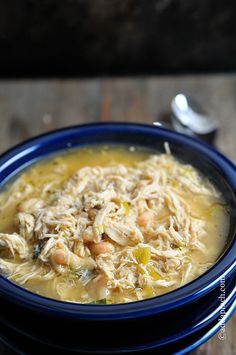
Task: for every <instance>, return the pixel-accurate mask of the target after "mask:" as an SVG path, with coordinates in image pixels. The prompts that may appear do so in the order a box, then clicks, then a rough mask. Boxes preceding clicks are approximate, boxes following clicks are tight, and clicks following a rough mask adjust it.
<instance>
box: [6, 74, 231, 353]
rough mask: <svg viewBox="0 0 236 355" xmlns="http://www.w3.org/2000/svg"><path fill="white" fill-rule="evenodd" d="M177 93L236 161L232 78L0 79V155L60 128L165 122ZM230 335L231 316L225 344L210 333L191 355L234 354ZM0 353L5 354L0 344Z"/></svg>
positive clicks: (221, 146) (221, 147) (203, 76)
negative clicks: (197, 109) (212, 121)
mask: <svg viewBox="0 0 236 355" xmlns="http://www.w3.org/2000/svg"><path fill="white" fill-rule="evenodd" d="M178 92H184V93H188V94H190V95H193V96H194V97H195V98H196V99H198V100H199V101H200V102H201V103H202V105H203V107H205V108H206V109H207V110H208V112H209V113H210V114H211V115H213V116H214V117H216V118H217V119H218V120H219V122H220V131H219V136H218V139H217V146H218V148H219V149H220V150H221V151H222V152H223V153H224V154H226V155H227V156H229V157H230V158H231V159H232V160H235V161H236V155H235V152H236V139H235V132H236V118H235V115H236V114H235V112H236V75H201V76H176V77H150V78H135V79H130V78H120V79H104V80H100V79H93V80H64V81H60V80H51V81H48V80H47V81H46V80H45V81H43V80H41V81H29V80H27V81H1V82H0V152H3V151H4V150H6V149H8V148H10V147H12V146H13V145H15V144H17V143H19V142H20V141H22V140H24V139H26V138H28V137H31V136H34V135H37V134H40V133H43V132H46V131H49V130H52V129H55V128H59V127H63V126H69V125H75V124H80V123H87V122H95V121H99V120H101V121H108V120H111V121H131V122H145V123H152V122H153V121H156V120H165V119H168V117H169V113H170V101H171V99H172V97H173V96H174V95H176V94H177V93H178ZM235 334H236V314H234V316H233V317H232V318H231V320H230V321H229V322H228V323H227V326H226V340H224V341H221V340H219V339H218V336H217V335H215V336H214V337H213V338H212V339H210V340H209V341H208V342H207V343H205V344H203V345H202V346H200V347H199V348H198V349H196V350H195V351H193V352H191V355H196V354H197V355H234V354H236V337H235ZM0 353H1V354H10V352H9V351H7V350H6V349H5V348H4V347H1V346H0Z"/></svg>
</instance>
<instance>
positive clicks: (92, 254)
mask: <svg viewBox="0 0 236 355" xmlns="http://www.w3.org/2000/svg"><path fill="white" fill-rule="evenodd" d="M167 153H168V154H159V153H153V152H151V151H148V150H144V149H140V148H135V147H127V146H119V147H116V146H92V147H85V148H80V149H76V150H70V151H65V152H63V153H60V154H58V155H54V156H51V157H49V158H47V159H44V160H42V161H40V162H38V163H35V164H34V165H32V166H31V167H30V168H28V169H26V170H25V171H24V172H23V173H22V174H21V175H20V176H18V178H17V179H15V180H14V182H12V183H10V184H8V185H7V186H6V187H5V189H4V190H3V191H2V192H1V194H0V270H1V272H2V273H3V274H4V275H5V276H7V277H8V278H9V279H10V280H12V281H14V282H16V283H17V284H19V285H21V286H23V287H25V288H27V289H29V290H31V291H33V292H36V293H39V294H41V295H44V296H47V297H51V298H56V299H60V300H63V301H73V302H79V303H98V304H111V303H123V302H131V301H137V300H142V299H145V298H149V297H154V296H158V295H160V294H163V293H166V292H168V291H170V290H173V289H175V288H177V287H180V286H181V285H184V284H185V283H187V282H189V281H191V280H193V279H194V278H196V277H197V276H199V275H201V274H202V273H204V272H205V271H206V270H207V269H209V268H210V267H211V266H212V265H213V264H214V263H215V262H216V260H217V258H218V257H219V255H220V253H221V252H222V250H223V248H224V245H225V243H226V237H227V233H228V229H229V216H228V211H227V206H226V204H225V202H224V199H223V196H221V194H220V192H219V191H218V190H216V188H215V187H214V186H213V185H212V184H211V183H210V182H209V180H208V179H207V178H206V177H204V176H202V175H201V174H200V173H199V172H198V171H197V170H196V169H195V168H194V167H193V166H191V165H189V164H188V165H187V164H184V163H181V162H179V161H178V160H177V159H176V158H174V156H172V155H171V154H169V153H170V152H169V151H167Z"/></svg>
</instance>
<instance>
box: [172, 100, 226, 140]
mask: <svg viewBox="0 0 236 355" xmlns="http://www.w3.org/2000/svg"><path fill="white" fill-rule="evenodd" d="M171 122H172V125H173V128H174V129H175V130H176V131H178V132H181V133H185V134H188V135H191V136H197V137H198V138H201V139H203V140H205V141H207V142H208V143H213V141H214V139H215V136H216V133H217V129H218V127H219V123H218V121H217V120H216V119H215V118H213V117H211V116H209V115H207V114H206V112H204V111H203V109H202V108H201V107H200V105H199V104H198V103H197V102H196V101H195V100H194V99H193V98H191V97H189V96H186V95H184V94H178V95H176V96H175V97H174V98H173V100H172V102H171Z"/></svg>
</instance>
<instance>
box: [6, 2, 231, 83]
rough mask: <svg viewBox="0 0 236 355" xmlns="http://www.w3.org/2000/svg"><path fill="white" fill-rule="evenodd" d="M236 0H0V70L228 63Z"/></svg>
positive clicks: (196, 68)
mask: <svg viewBox="0 0 236 355" xmlns="http://www.w3.org/2000/svg"><path fill="white" fill-rule="evenodd" d="M235 15H236V1H235V0H63V1H60V0H0V77H48V76H49V77H56V76H57V77H64V76H72V77H75V76H78V77H85V76H101V75H127V74H129V75H130V74H131V75H132V74H139V75H140V74H141V75H142V74H162V73H163V74H166V73H183V72H184V73H185V72H193V73H195V72H219V71H232V70H235V68H236V16H235Z"/></svg>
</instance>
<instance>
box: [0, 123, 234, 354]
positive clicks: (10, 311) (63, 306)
mask: <svg viewBox="0 0 236 355" xmlns="http://www.w3.org/2000/svg"><path fill="white" fill-rule="evenodd" d="M164 142H168V143H169V145H170V148H171V151H172V153H173V154H174V155H175V156H176V157H177V158H179V159H181V160H182V161H184V162H188V163H190V164H192V165H194V166H195V167H196V168H197V169H199V170H200V171H201V172H202V173H203V174H205V175H206V176H208V177H209V178H210V180H211V181H212V182H213V183H214V184H215V185H216V186H217V187H218V189H220V190H221V191H222V193H223V194H224V197H225V199H226V201H227V203H228V206H229V211H230V231H229V235H228V240H227V245H226V246H225V249H224V251H223V252H222V255H221V257H220V258H219V260H218V261H217V262H216V264H215V265H214V266H213V267H212V268H211V269H209V270H208V271H207V272H206V273H204V274H203V275H201V276H200V277H198V278H197V279H195V280H194V281H192V282H190V283H188V284H187V285H185V286H183V287H181V288H178V289H176V290H174V291H172V292H169V293H167V294H164V295H161V296H158V297H154V298H151V299H147V300H143V301H138V302H132V303H127V304H117V305H82V304H76V303H67V302H61V301H57V300H53V299H49V298H46V297H42V296H39V295H37V294H34V293H31V292H29V291H27V290H25V289H24V288H21V287H19V286H18V285H16V284H14V283H12V282H10V281H8V280H7V279H6V278H5V277H3V276H0V307H1V315H0V330H1V337H2V340H3V341H5V342H8V343H11V344H12V346H14V347H16V348H17V347H18V350H19V349H21V347H22V346H23V343H24V346H26V347H35V344H37V349H40V352H42V351H44V350H43V349H49V348H51V350H52V351H54V350H56V351H57V352H59V353H64V352H66V353H67V352H69V351H76V352H77V353H78V352H83V353H84V352H96V353H122V352H136V351H141V350H144V351H147V350H149V351H154V352H155V354H158V353H160V354H163V352H167V353H168V352H170V353H174V352H176V353H177V352H180V353H184V352H185V351H189V350H190V349H192V348H193V347H194V346H197V345H199V344H200V343H201V342H203V341H205V340H206V339H207V335H208V337H209V336H211V335H212V334H214V332H216V331H217V330H219V329H220V327H221V324H222V322H224V321H225V320H226V319H227V318H228V317H229V316H230V315H231V314H232V312H233V311H234V309H235V297H236V238H235V230H236V201H235V197H236V169H235V166H234V165H233V163H232V162H230V161H229V160H228V159H227V158H225V157H224V156H223V155H222V154H220V153H219V152H217V151H216V150H214V149H213V148H212V147H210V146H208V145H206V144H204V143H202V142H200V141H198V140H196V139H193V138H190V137H187V136H184V135H182V134H179V133H176V132H174V131H171V130H167V129H164V128H160V127H155V126H149V125H141V124H128V123H104V124H90V125H82V126H76V127H69V128H65V129H61V130H57V131H53V132H50V133H48V134H45V135H42V136H39V137H36V138H33V139H31V140H28V141H27V142H24V143H22V144H20V145H18V146H16V147H14V148H13V149H11V150H9V151H8V152H6V153H5V154H3V155H2V156H1V157H0V185H4V184H5V183H6V182H7V181H8V180H9V179H10V178H11V177H12V176H14V175H15V174H16V173H19V172H20V171H21V170H22V169H24V168H25V167H26V166H28V165H30V164H32V162H34V161H36V160H38V159H41V158H42V157H44V156H47V155H48V154H50V153H55V152H57V151H60V150H62V149H66V148H70V147H75V146H82V145H91V144H100V143H101V144H104V143H112V144H114V143H117V144H130V145H140V146H144V147H150V148H153V149H156V150H157V151H158V152H163V151H164V147H163V146H164ZM222 283H224V296H225V299H224V304H222V302H221V301H220V299H219V297H220V296H221V294H222ZM222 307H224V309H225V316H224V318H221V310H222ZM23 339H24V341H23ZM21 350H22V349H21ZM19 351H20V350H19ZM22 351H23V350H22Z"/></svg>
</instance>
